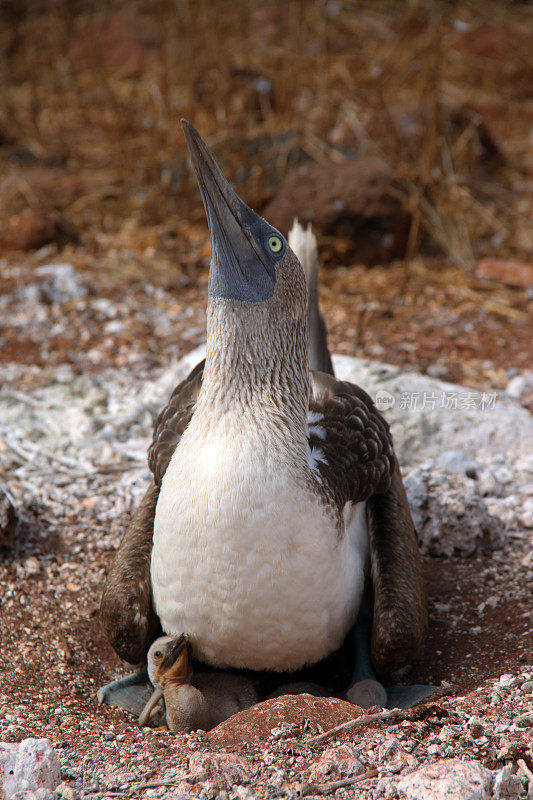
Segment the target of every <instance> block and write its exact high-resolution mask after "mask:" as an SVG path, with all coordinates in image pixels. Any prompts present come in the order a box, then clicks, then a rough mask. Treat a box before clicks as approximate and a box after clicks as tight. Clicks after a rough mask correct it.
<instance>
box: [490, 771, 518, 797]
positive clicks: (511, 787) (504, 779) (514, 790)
mask: <svg viewBox="0 0 533 800" xmlns="http://www.w3.org/2000/svg"><path fill="white" fill-rule="evenodd" d="M521 791H522V781H521V780H520V778H519V777H518V775H513V774H512V772H511V767H509V766H506V767H503V769H500V770H498V772H497V773H496V776H495V778H494V784H493V786H492V797H493V799H494V800H501V798H504V797H518V796H519V795H520V792H521Z"/></svg>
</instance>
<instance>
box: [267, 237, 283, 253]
mask: <svg viewBox="0 0 533 800" xmlns="http://www.w3.org/2000/svg"><path fill="white" fill-rule="evenodd" d="M268 246H269V247H270V249H271V250H272V252H273V253H281V251H282V250H283V242H282V240H281V238H280V237H279V236H276V235H275V234H273V235H272V236H269V237H268Z"/></svg>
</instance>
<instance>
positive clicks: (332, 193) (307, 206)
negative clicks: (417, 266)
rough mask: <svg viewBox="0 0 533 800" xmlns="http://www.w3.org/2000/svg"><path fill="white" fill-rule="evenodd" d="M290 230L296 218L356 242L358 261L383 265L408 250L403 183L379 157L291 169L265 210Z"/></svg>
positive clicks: (271, 219) (276, 223)
mask: <svg viewBox="0 0 533 800" xmlns="http://www.w3.org/2000/svg"><path fill="white" fill-rule="evenodd" d="M264 216H265V217H266V219H268V220H269V222H271V223H272V224H273V225H274V226H275V227H276V228H279V229H280V230H281V231H282V232H285V233H286V232H287V231H288V230H289V228H290V227H291V226H292V221H293V219H294V217H298V219H299V220H300V222H301V223H303V224H306V223H308V222H311V223H312V225H313V228H314V229H315V230H316V231H317V232H318V233H322V234H325V235H330V236H343V237H346V238H348V239H349V240H351V241H352V242H353V247H352V248H351V253H350V255H353V257H354V258H356V259H357V261H358V262H359V263H363V264H378V263H384V262H387V261H390V260H391V259H394V258H401V257H402V256H403V255H405V250H406V246H407V239H408V236H409V228H410V222H411V217H410V214H409V213H408V211H407V210H406V208H405V207H404V204H403V203H402V200H401V195H400V187H399V185H398V184H397V183H396V182H395V181H394V180H393V179H392V177H391V175H390V173H389V171H388V169H387V167H386V164H385V163H384V162H382V161H381V160H379V159H372V158H370V159H364V160H363V159H357V160H352V161H346V162H345V163H342V164H333V163H328V164H308V165H305V166H303V167H300V168H299V169H297V170H295V171H294V172H291V173H290V174H289V175H288V176H287V178H286V179H285V180H284V181H283V183H282V185H281V188H280V189H279V191H278V192H277V193H276V195H275V196H274V198H273V200H272V201H271V202H270V203H269V205H268V206H267V207H266V208H265V210H264Z"/></svg>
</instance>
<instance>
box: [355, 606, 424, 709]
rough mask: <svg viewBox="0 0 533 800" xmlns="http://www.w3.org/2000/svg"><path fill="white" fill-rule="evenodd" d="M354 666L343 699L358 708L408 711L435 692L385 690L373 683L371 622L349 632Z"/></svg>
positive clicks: (418, 687)
mask: <svg viewBox="0 0 533 800" xmlns="http://www.w3.org/2000/svg"><path fill="white" fill-rule="evenodd" d="M350 635H351V637H352V642H353V645H352V646H353V648H354V654H355V664H354V669H353V675H352V681H351V684H350V687H349V689H348V691H347V692H346V699H347V700H348V702H350V703H354V705H357V706H361V708H370V707H371V706H381V707H382V708H410V707H411V706H414V705H416V704H417V703H419V702H420V701H421V700H424V699H425V698H426V697H429V696H430V695H432V694H433V692H435V691H436V689H437V687H436V686H421V685H420V684H417V685H415V686H390V687H389V688H387V689H385V687H384V686H382V684H381V683H380V682H379V681H378V680H377V678H376V675H375V673H374V669H373V667H372V662H371V659H370V636H371V621H370V619H368V617H361V618H360V619H358V620H357V622H356V623H355V625H354V627H353V628H352V631H351V634H350Z"/></svg>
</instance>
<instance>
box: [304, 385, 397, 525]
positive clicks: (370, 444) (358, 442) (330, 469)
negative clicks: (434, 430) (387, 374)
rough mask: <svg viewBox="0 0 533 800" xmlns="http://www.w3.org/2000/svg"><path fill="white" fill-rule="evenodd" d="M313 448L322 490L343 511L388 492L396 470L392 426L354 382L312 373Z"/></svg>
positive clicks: (311, 436) (310, 403) (310, 442)
mask: <svg viewBox="0 0 533 800" xmlns="http://www.w3.org/2000/svg"><path fill="white" fill-rule="evenodd" d="M311 377H312V391H311V398H310V401H309V410H310V411H311V412H314V415H315V416H314V417H313V418H314V419H317V421H316V423H311V425H310V431H309V445H310V447H311V452H312V453H313V452H315V453H317V452H318V454H319V457H318V460H317V468H318V469H319V471H320V475H321V477H322V486H323V489H324V491H325V492H327V493H328V494H329V497H330V499H331V500H332V501H333V502H334V503H335V505H336V506H337V508H338V509H339V511H342V509H343V508H344V506H345V505H346V503H347V502H349V501H351V502H352V503H359V502H361V501H363V500H368V498H369V497H371V496H372V495H373V494H376V493H381V492H385V491H386V490H387V489H388V488H389V486H390V484H391V479H392V473H393V470H394V451H393V447H392V437H391V434H390V430H389V426H388V424H387V422H386V421H385V420H384V419H383V417H382V416H381V414H380V413H379V412H378V411H377V409H376V408H375V406H374V404H373V402H372V400H371V399H370V397H369V396H368V395H367V394H366V392H364V391H363V390H362V389H360V388H359V387H358V386H356V385H355V384H353V383H346V382H344V381H339V380H337V379H336V378H334V377H333V375H326V374H325V373H323V372H312V373H311Z"/></svg>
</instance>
